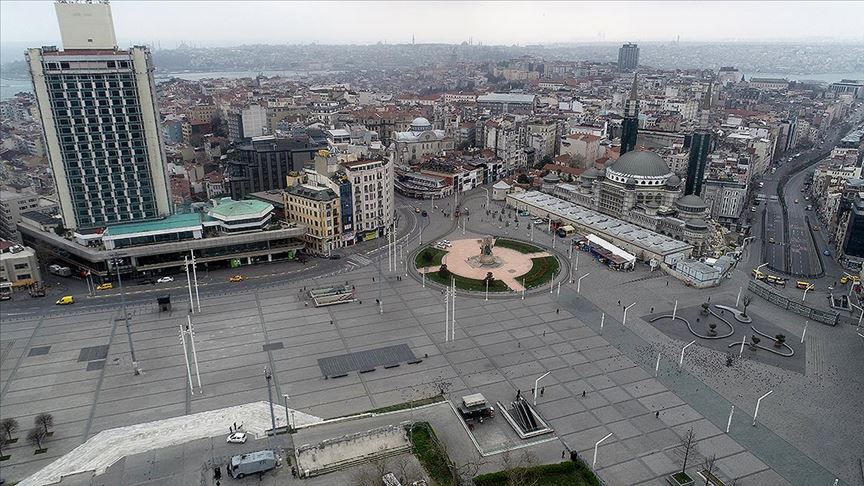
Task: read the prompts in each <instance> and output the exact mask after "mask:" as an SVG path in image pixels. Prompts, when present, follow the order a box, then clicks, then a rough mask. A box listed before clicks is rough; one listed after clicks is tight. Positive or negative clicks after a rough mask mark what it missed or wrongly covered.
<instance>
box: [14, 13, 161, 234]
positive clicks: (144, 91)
mask: <svg viewBox="0 0 864 486" xmlns="http://www.w3.org/2000/svg"><path fill="white" fill-rule="evenodd" d="M54 7H55V11H56V13H57V20H58V23H59V24H60V35H61V38H62V40H63V50H59V49H57V48H56V47H43V48H41V49H29V50H28V51H27V62H28V65H29V68H30V76H31V78H32V80H33V88H34V89H33V90H34V93H35V94H36V101H37V104H38V108H39V116H40V118H41V121H42V130H43V133H44V136H45V141H46V147H47V152H48V159H49V161H50V165H51V170H52V172H53V174H54V184H55V186H56V190H57V198H58V201H59V203H60V210H61V213H62V215H63V225H64V226H65V227H66V228H69V229H79V228H80V229H88V228H102V227H105V226H108V225H110V224H115V223H125V222H134V221H141V220H148V219H154V218H159V217H162V216H167V215H169V214H170V213H171V204H170V201H171V198H170V194H169V187H170V186H169V184H168V176H167V173H166V170H165V156H164V152H163V146H162V140H161V134H160V131H159V118H158V116H159V115H158V113H159V112H158V110H157V108H156V98H155V88H154V86H155V84H154V81H153V63H152V61H151V58H150V51H149V50H148V49H147V48H146V47H141V46H136V47H132V48H130V49H125V50H121V49H118V47H117V40H116V37H115V34H114V25H113V20H112V17H111V6H110V5H109V4H108V2H107V1H104V0H103V1H95V2H94V1H70V0H64V1H62V2H60V1H58V2H57V3H55V5H54Z"/></svg>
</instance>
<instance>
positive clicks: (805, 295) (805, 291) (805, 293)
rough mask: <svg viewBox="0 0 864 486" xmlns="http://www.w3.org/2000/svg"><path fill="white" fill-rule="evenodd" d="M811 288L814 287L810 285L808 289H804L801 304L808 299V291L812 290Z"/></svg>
mask: <svg viewBox="0 0 864 486" xmlns="http://www.w3.org/2000/svg"><path fill="white" fill-rule="evenodd" d="M810 287H812V285H808V286H807V288H806V289H804V296H803V297H801V302H804V301H805V300H806V299H807V291H808V290H810Z"/></svg>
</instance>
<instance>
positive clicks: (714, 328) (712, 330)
mask: <svg viewBox="0 0 864 486" xmlns="http://www.w3.org/2000/svg"><path fill="white" fill-rule="evenodd" d="M708 328H709V329H708V335H709V336H716V335H717V324H714V323H711V324H708Z"/></svg>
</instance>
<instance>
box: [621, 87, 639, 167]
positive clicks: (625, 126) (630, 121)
mask: <svg viewBox="0 0 864 486" xmlns="http://www.w3.org/2000/svg"><path fill="white" fill-rule="evenodd" d="M636 90H637V75H636V74H633V86H632V87H631V88H630V98H628V99H627V101H626V102H625V103H624V121H623V122H622V123H621V155H624V154H626V153H627V152H630V151H632V150H634V149H635V148H636V134H637V132H638V130H639V99H638V94H637V91H636Z"/></svg>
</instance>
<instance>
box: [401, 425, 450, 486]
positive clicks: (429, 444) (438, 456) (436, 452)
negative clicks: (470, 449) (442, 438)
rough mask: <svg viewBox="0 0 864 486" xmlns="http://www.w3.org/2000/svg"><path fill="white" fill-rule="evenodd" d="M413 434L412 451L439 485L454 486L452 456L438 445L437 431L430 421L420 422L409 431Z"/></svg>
mask: <svg viewBox="0 0 864 486" xmlns="http://www.w3.org/2000/svg"><path fill="white" fill-rule="evenodd" d="M408 432H409V435H410V436H411V444H412V446H413V450H412V452H413V453H414V455H415V456H417V460H418V461H420V464H421V465H422V466H423V469H425V470H426V473H427V474H429V477H430V478H431V479H432V481H434V482H435V484H437V485H438V486H453V485H454V483H453V475H452V474H451V472H450V458H449V457H447V454H445V453H444V451H443V450H442V449H441V447H440V446H439V445H438V438H437V437H436V436H435V431H434V430H432V426H431V425H429V423H428V422H418V423H416V424H414V425H413V426H412V427H411V429H410V430H409V431H408Z"/></svg>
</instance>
